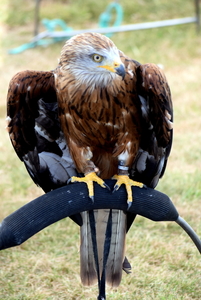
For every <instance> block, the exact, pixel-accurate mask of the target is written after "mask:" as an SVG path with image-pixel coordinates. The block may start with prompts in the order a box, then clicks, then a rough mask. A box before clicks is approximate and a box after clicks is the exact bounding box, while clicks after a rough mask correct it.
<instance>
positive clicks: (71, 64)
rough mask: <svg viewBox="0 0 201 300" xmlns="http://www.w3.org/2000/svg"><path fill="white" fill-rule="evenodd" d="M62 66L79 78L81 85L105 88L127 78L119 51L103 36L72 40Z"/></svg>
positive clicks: (61, 61) (67, 46)
mask: <svg viewBox="0 0 201 300" xmlns="http://www.w3.org/2000/svg"><path fill="white" fill-rule="evenodd" d="M60 65H61V68H62V69H63V70H66V71H67V72H69V73H71V74H72V75H73V76H74V77H75V78H76V82H77V84H78V85H79V84H85V85H90V86H94V87H95V86H101V87H103V86H107V85H108V84H110V83H111V82H112V81H113V80H114V79H116V80H121V78H124V76H125V67H124V64H123V63H122V61H121V58H120V54H119V50H118V49H117V47H116V46H115V44H114V43H113V42H112V41H111V40H110V39H109V38H107V37H106V36H104V35H101V34H99V33H84V34H80V35H76V36H74V37H72V38H71V39H70V40H68V41H67V42H66V44H65V45H64V47H63V49H62V52H61V59H60Z"/></svg>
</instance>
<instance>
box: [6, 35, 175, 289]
mask: <svg viewBox="0 0 201 300" xmlns="http://www.w3.org/2000/svg"><path fill="white" fill-rule="evenodd" d="M7 108H8V110H7V112H8V114H7V122H8V132H9V135H10V139H11V142H12V144H13V147H14V149H15V151H16V153H17V155H18V156H19V158H20V159H21V160H22V161H23V162H24V164H25V166H26V168H27V170H28V172H29V175H30V176H31V177H32V179H33V181H34V182H35V183H36V184H37V185H39V186H41V187H42V189H43V190H44V191H45V192H48V191H51V190H53V189H56V188H58V187H61V186H64V185H66V184H67V183H68V181H69V180H70V181H71V182H75V181H79V182H84V183H86V184H87V186H88V190H89V197H90V198H91V200H90V201H94V197H95V195H94V191H93V184H94V182H96V183H97V184H99V185H101V186H102V187H103V188H108V186H107V184H106V183H105V180H106V179H110V178H113V179H115V180H116V184H115V185H114V191H116V190H117V189H118V188H119V187H120V186H121V185H122V184H123V185H125V187H126V190H127V195H128V208H129V206H130V205H131V203H132V200H133V195H132V189H131V187H132V186H133V185H134V186H135V185H137V186H139V188H141V187H143V185H146V186H149V187H151V188H155V187H156V185H157V183H158V181H159V178H161V177H162V175H163V174H164V171H165V168H166V163H167V160H168V157H169V154H170V150H171V145H172V122H173V111H172V102H171V93H170V88H169V85H168V83H167V80H166V77H165V75H164V73H163V71H162V70H161V69H160V68H159V67H158V66H157V65H155V64H151V63H147V64H140V63H139V62H137V61H135V60H133V59H131V58H129V57H128V56H126V55H125V54H124V53H123V52H122V51H120V50H119V49H118V48H117V47H116V46H115V44H114V43H113V42H112V41H111V40H110V39H109V38H107V37H106V36H103V35H101V34H98V33H84V34H80V35H76V36H74V37H72V38H71V39H69V40H68V41H67V42H66V44H65V45H64V47H63V49H62V51H61V56H60V60H59V63H58V66H57V67H56V68H55V69H54V70H53V71H47V72H44V71H30V70H27V71H22V72H19V73H17V74H16V75H15V76H14V77H13V78H12V80H11V82H10V85H9V90H8V97H7ZM111 192H112V191H111ZM74 201H76V199H75V200H74ZM133 201H135V200H133ZM93 214H94V222H95V225H96V232H95V233H96V237H95V238H96V243H97V249H98V264H99V268H98V270H99V271H97V268H96V266H95V259H94V252H93V238H94V237H92V234H91V227H90V222H91V221H90V218H89V212H83V213H81V215H76V216H72V219H73V220H74V221H75V222H76V223H78V224H79V225H80V226H81V246H80V260H81V280H82V283H83V284H84V285H91V284H93V283H95V282H97V276H98V275H99V276H100V274H101V272H102V270H103V260H104V254H103V252H104V251H103V245H104V241H105V232H106V227H107V220H108V216H109V214H112V234H111V242H110V249H109V256H108V260H107V265H106V281H107V283H108V284H110V285H111V286H118V285H119V284H120V281H121V277H122V266H123V269H124V270H125V271H127V272H129V271H130V270H129V269H130V265H129V263H128V261H127V260H126V258H125V249H124V248H125V236H126V232H127V231H128V229H129V227H130V225H131V224H132V222H133V220H134V218H135V215H132V214H131V213H129V209H128V211H127V212H123V211H119V210H112V211H110V210H104V209H101V210H96V211H93ZM122 264H123V265H122ZM98 272H100V274H98Z"/></svg>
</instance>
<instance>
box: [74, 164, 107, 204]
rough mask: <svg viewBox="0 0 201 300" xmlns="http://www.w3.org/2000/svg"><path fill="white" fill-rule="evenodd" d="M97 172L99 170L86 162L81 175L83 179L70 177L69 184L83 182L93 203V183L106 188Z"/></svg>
mask: <svg viewBox="0 0 201 300" xmlns="http://www.w3.org/2000/svg"><path fill="white" fill-rule="evenodd" d="M98 172H99V169H98V168H97V167H96V166H95V165H94V163H93V162H92V161H91V160H87V161H86V164H85V167H84V170H83V173H84V175H85V176H84V177H76V176H72V177H71V179H70V181H71V182H84V183H86V185H87V188H88V191H89V197H90V198H91V200H92V201H94V186H93V182H96V183H98V184H99V185H100V186H101V187H103V188H108V189H110V188H109V187H108V185H107V184H106V183H105V182H104V181H103V180H102V179H101V178H100V177H98V175H97V174H96V173H98Z"/></svg>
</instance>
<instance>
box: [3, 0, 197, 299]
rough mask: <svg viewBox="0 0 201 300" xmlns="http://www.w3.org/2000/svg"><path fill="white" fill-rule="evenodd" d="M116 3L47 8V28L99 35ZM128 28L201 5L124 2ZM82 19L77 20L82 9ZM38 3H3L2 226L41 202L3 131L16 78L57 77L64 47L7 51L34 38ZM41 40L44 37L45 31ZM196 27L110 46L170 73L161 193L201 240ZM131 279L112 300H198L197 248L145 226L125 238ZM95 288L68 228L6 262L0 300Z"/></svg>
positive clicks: (75, 233)
mask: <svg viewBox="0 0 201 300" xmlns="http://www.w3.org/2000/svg"><path fill="white" fill-rule="evenodd" d="M108 3H109V1H106V0H104V1H98V2H97V1H96V2H94V1H92V0H82V1H70V0H69V1H49V0H48V1H42V2H41V11H40V16H41V18H51V19H52V18H62V19H64V20H65V22H67V23H68V25H69V26H71V27H73V28H76V29H79V28H89V27H93V28H94V27H96V26H97V24H98V17H99V15H100V13H102V12H103V11H104V9H105V7H106V5H107V4H108ZM121 3H122V5H123V8H124V24H128V23H137V22H138V23H139V22H147V21H156V20H162V19H170V18H179V17H187V16H193V15H194V6H193V4H194V2H193V1H182V0H176V1H174V3H173V2H171V1H168V0H160V1H159V0H151V1H144V0H142V1H130V0H125V1H121ZM78 8H79V9H80V10H79V9H78ZM33 9H34V1H28V0H27V1H22V0H19V1H16V0H12V1H7V0H2V6H1V12H0V22H1V24H2V26H1V31H0V34H1V45H0V47H1V48H0V72H1V80H0V92H1V93H0V128H1V139H0V197H1V202H0V220H3V219H4V218H5V217H6V216H7V215H9V214H10V213H12V212H13V211H15V210H16V209H17V208H19V207H21V206H22V205H24V204H25V203H27V202H28V201H30V200H32V199H34V198H36V197H37V196H39V195H41V194H42V193H43V192H42V190H40V189H39V188H37V187H36V186H35V185H34V184H33V183H32V181H31V179H30V178H29V176H28V174H27V172H26V170H25V168H24V166H23V164H22V162H20V161H19V159H18V158H17V156H16V154H15V152H14V151H13V149H12V146H11V144H10V141H9V138H8V134H7V132H6V131H5V129H4V127H5V121H4V119H5V116H6V93H7V88H8V83H9V80H10V79H11V77H12V76H13V75H14V74H15V73H17V72H18V71H21V70H25V69H35V70H51V69H54V68H55V67H56V65H57V59H58V57H59V54H60V50H61V47H62V46H63V43H64V42H60V43H57V44H53V45H52V46H50V47H46V48H42V47H37V48H35V49H30V50H27V51H25V52H23V53H22V54H19V55H8V54H7V50H8V49H11V48H13V47H17V46H19V45H21V44H23V43H26V42H28V41H29V40H30V39H31V38H32V35H33V27H34V26H33V15H34V13H33ZM40 29H41V30H44V29H43V28H42V26H41V27H40ZM195 29H196V27H195V24H189V25H181V26H174V27H166V28H160V29H159V28H158V29H150V30H142V31H134V32H124V33H118V34H115V35H113V36H112V39H113V40H114V42H115V43H116V45H117V46H118V47H119V48H120V49H121V50H122V51H124V52H125V53H126V54H127V55H128V56H130V57H132V58H134V59H136V60H138V61H140V62H141V63H145V62H154V63H160V64H162V65H163V66H164V71H165V74H166V76H167V78H168V81H169V84H170V87H171V91H172V97H173V103H174V143H173V149H172V152H171V156H170V159H169V162H168V167H167V171H166V173H165V175H164V178H163V179H162V180H161V181H160V183H159V185H158V187H157V189H158V190H160V191H162V192H164V193H167V194H168V195H169V196H170V197H171V199H172V201H173V202H174V203H175V205H176V207H177V209H178V211H179V213H180V215H181V216H182V217H184V218H185V219H186V220H187V221H188V222H189V223H190V225H191V226H192V227H193V228H194V229H195V231H196V232H197V233H198V234H199V236H201V220H200V198H201V151H200V145H201V131H200V128H201V118H200V115H201V105H200V95H201V85H200V74H201V71H200V70H201V69H200V65H201V36H200V35H197V34H196V30H195ZM126 244H127V250H126V255H127V256H128V258H129V260H130V261H131V264H132V266H133V272H132V274H131V275H125V274H124V276H123V279H122V283H121V285H120V286H119V288H118V289H108V296H107V299H109V300H117V299H125V300H133V299H135V300H142V299H143V300H152V299H154V300H173V299H174V300H175V299H177V300H192V299H196V300H199V299H200V295H201V287H200V269H201V260H200V254H199V253H198V251H197V249H196V248H195V246H194V245H193V244H192V242H191V240H190V239H189V237H188V236H187V235H186V234H185V233H184V232H183V231H182V229H181V228H180V227H179V226H178V225H177V224H176V223H172V222H159V223H157V222H152V221H150V220H147V219H145V218H142V217H140V216H138V217H137V219H136V222H135V223H134V226H133V227H132V229H131V230H130V232H129V233H128V237H127V243H126ZM96 297H97V287H96V286H95V287H92V288H84V287H83V286H82V285H81V283H80V278H79V228H77V227H76V226H75V225H74V224H73V223H72V222H71V221H70V220H69V219H64V220H61V221H59V222H57V223H55V224H53V225H51V226H49V227H48V228H46V229H44V230H43V231H41V232H40V233H38V234H36V235H35V236H33V237H32V238H30V239H29V240H28V241H26V242H25V243H23V244H22V245H21V246H19V247H15V248H10V249H6V250H4V251H1V253H0V300H4V299H6V300H32V299H34V300H35V299H37V300H63V299H74V300H81V299H89V300H90V299H96Z"/></svg>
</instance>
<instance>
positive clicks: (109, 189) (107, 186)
mask: <svg viewBox="0 0 201 300" xmlns="http://www.w3.org/2000/svg"><path fill="white" fill-rule="evenodd" d="M103 185H104V187H106V189H108V191H111V188H110V187H109V185H107V184H106V183H105V182H104V184H103Z"/></svg>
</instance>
